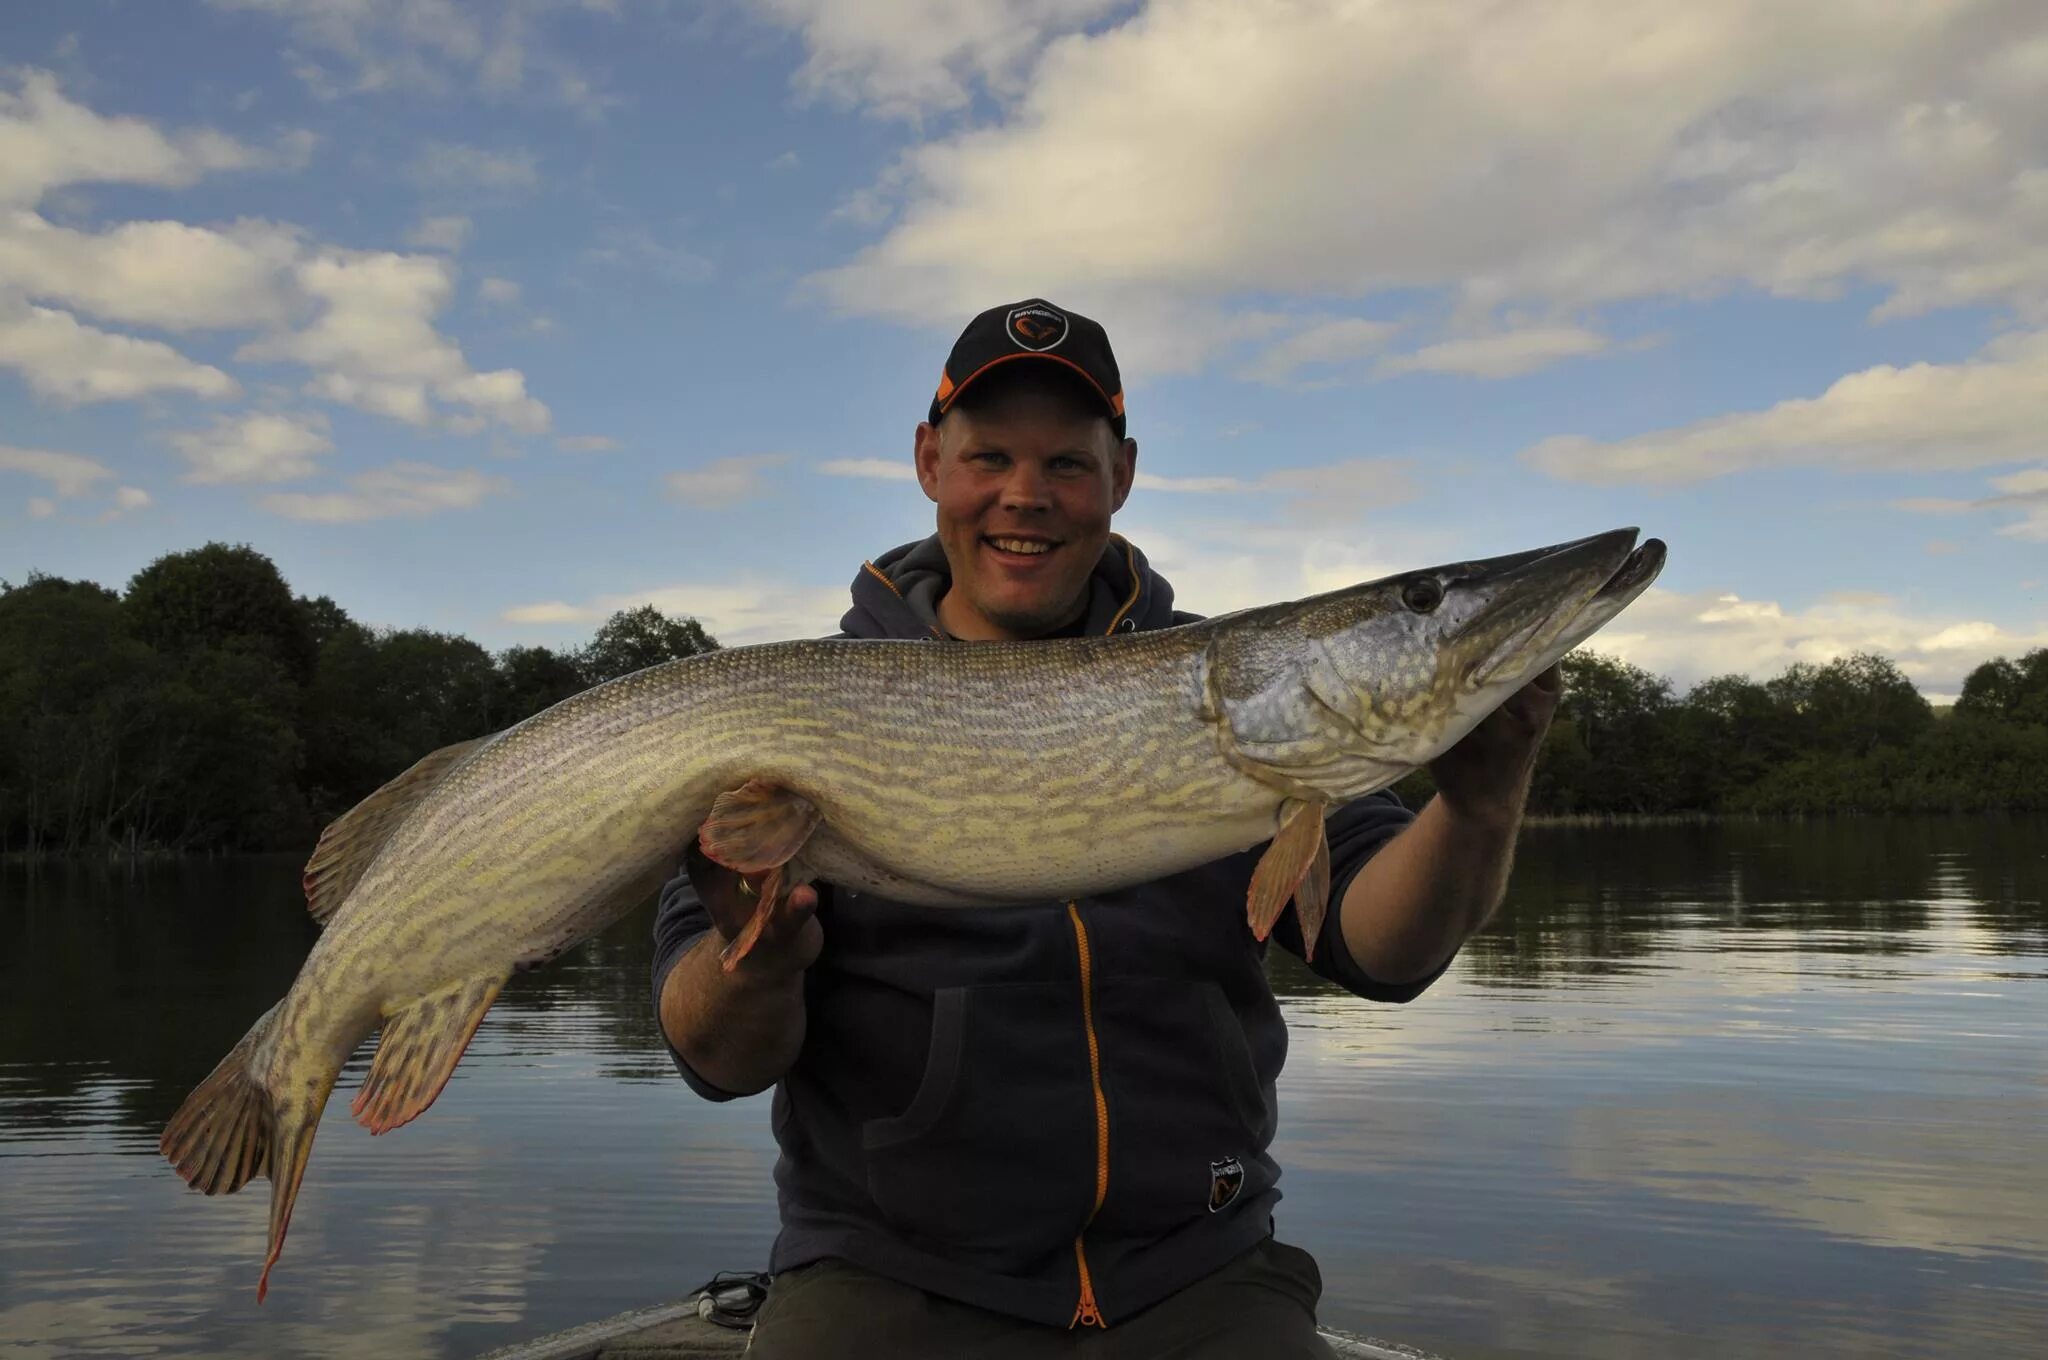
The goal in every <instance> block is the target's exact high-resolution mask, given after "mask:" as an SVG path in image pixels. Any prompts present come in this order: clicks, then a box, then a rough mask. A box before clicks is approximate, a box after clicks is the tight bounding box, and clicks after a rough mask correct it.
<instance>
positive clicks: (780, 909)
mask: <svg viewBox="0 0 2048 1360" xmlns="http://www.w3.org/2000/svg"><path fill="white" fill-rule="evenodd" d="M683 865H684V867H685V868H686V869H687V870H688V871H689V875H690V886H691V887H693V888H695V889H696V890H697V898H698V900H699V901H701V902H702V903H703V904H704V910H705V911H706V912H708V913H709V914H710V916H711V928H712V929H713V930H714V931H716V932H717V933H718V936H719V938H720V941H721V943H722V944H727V945H729V944H731V943H732V942H733V941H734V940H736V939H738V938H739V935H740V931H742V930H743V929H745V928H746V924H747V922H748V921H750V920H752V919H753V917H754V913H755V911H756V910H757V909H758V908H759V907H760V906H761V899H760V898H759V897H758V896H757V895H756V894H757V892H758V889H759V887H760V882H761V880H762V878H763V877H765V875H763V874H738V873H735V872H733V871H732V870H731V869H728V868H725V867H724V866H723V865H720V864H715V863H713V862H712V861H711V859H710V857H709V856H707V855H706V854H705V853H704V851H703V848H702V847H700V846H699V845H698V844H697V840H696V838H695V837H694V836H693V837H691V838H690V848H689V850H688V851H687V852H686V853H685V854H684V856H683ZM817 911H818V890H817V889H816V888H815V887H813V886H811V885H810V884H808V883H807V884H804V885H803V886H801V887H798V888H794V889H791V890H790V891H788V892H786V893H784V894H782V896H781V899H780V900H779V901H777V902H775V903H773V904H772V905H771V906H770V908H769V912H770V914H769V917H768V921H767V924H766V925H764V926H763V927H762V928H761V936H760V938H759V939H758V940H756V941H755V942H754V947H753V948H752V949H751V950H749V951H747V956H746V957H745V958H743V959H741V960H740V962H739V965H738V967H737V968H736V969H735V971H736V972H741V973H751V974H754V975H756V976H759V977H764V978H765V977H775V976H786V975H792V974H796V973H801V972H803V971H804V970H805V969H806V968H809V967H810V966H811V965H812V964H813V963H815V962H817V958H818V951H819V950H821V949H823V948H824V946H825V932H824V931H823V930H822V929H821V928H820V927H819V925H818V916H817Z"/></svg>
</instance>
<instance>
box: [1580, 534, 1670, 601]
mask: <svg viewBox="0 0 2048 1360" xmlns="http://www.w3.org/2000/svg"><path fill="white" fill-rule="evenodd" d="M1662 570H1664V540H1663V539H1661V538H1646V539H1644V540H1643V541H1642V544H1641V546H1639V547H1637V548H1636V549H1635V551H1633V552H1631V553H1630V554H1629V555H1628V556H1627V557H1625V558H1623V559H1622V563H1621V566H1620V567H1618V568H1616V569H1615V572H1614V575H1612V576H1610V577H1608V578H1607V584H1606V585H1604V586H1602V587H1600V589H1598V590H1596V591H1594V592H1593V602H1594V603H1598V602H1600V601H1601V600H1606V599H1614V598H1616V597H1619V596H1626V597H1627V598H1628V599H1629V600H1633V599H1634V598H1635V597H1636V595H1637V594H1639V593H1640V592H1641V591H1642V589H1643V588H1644V587H1646V586H1648V585H1649V584H1650V582H1652V581H1654V580H1656V579H1657V573H1658V572H1660V571H1662ZM1624 603H1626V601H1624Z"/></svg>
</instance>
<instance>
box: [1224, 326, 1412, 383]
mask: <svg viewBox="0 0 2048 1360" xmlns="http://www.w3.org/2000/svg"><path fill="white" fill-rule="evenodd" d="M1399 329H1400V327H1399V326H1398V325H1397V324H1395V323H1393V322H1390V321H1367V320H1365V319H1363V318H1361V317H1339V318H1335V319H1331V320H1326V321H1320V322H1316V323H1315V324H1313V325H1310V326H1308V327H1306V328H1304V329H1302V330H1300V331H1297V332H1295V333H1294V334H1293V335H1290V336H1288V337H1287V338H1286V339H1285V340H1282V341H1280V342H1278V343H1277V344H1274V345H1272V346H1270V347H1269V348H1268V349H1267V350H1266V351H1265V352H1264V353H1263V354H1261V355H1260V356H1259V357H1258V359H1257V360H1255V361H1254V362H1253V363H1251V364H1250V365H1248V366H1247V367H1246V368H1245V369H1244V371H1243V372H1242V373H1241V374H1240V375H1239V376H1240V377H1243V378H1247V379H1249V380H1250V381H1252V382H1260V383H1267V384H1269V385H1272V386H1276V387H1281V386H1295V385H1302V382H1303V380H1302V378H1301V371H1302V370H1303V369H1332V368H1334V369H1337V370H1339V373H1340V374H1341V371H1342V370H1343V369H1344V368H1345V367H1346V366H1354V367H1355V366H1356V365H1357V364H1358V363H1359V361H1361V360H1363V359H1365V358H1366V357H1368V356H1370V355H1373V354H1377V353H1379V351H1380V350H1381V349H1383V348H1385V346H1386V343H1387V340H1388V338H1389V337H1390V336H1392V335H1393V334H1394V332H1395V331H1397V330H1399ZM1322 376H1324V377H1328V376H1330V375H1328V374H1325V375H1322ZM1311 381H1313V380H1311Z"/></svg>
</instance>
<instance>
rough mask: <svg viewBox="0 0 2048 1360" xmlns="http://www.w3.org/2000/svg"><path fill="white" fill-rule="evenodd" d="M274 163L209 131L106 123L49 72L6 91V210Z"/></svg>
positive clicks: (2, 104) (2, 102)
mask: <svg viewBox="0 0 2048 1360" xmlns="http://www.w3.org/2000/svg"><path fill="white" fill-rule="evenodd" d="M271 159H272V157H271V156H270V154H269V153H266V152H262V151H259V150H256V149H255V148H253V147H249V146H246V145H244V144H243V143H241V142H238V141H236V140H235V139H234V138H232V137H228V136H225V135H223V134H221V133H218V132H214V131H212V130H210V129H200V130H195V131H189V132H180V133H176V134H173V135H171V136H165V135H164V134H163V133H161V132H159V131H157V130H156V129H155V128H153V127H151V126H150V125H149V124H148V123H145V122H143V121H142V120H141V119H139V118H105V117H102V116H100V115H99V114H97V113H94V112H93V111H92V110H90V109H88V108H85V107H84V106H82V105H79V104H75V103H73V102H72V101H70V100H69V99H66V98H65V97H64V95H63V93H62V92H61V91H59V90H58V88H57V78H56V77H55V76H53V75H51V74H50V73H49V72H48V71H37V70H30V71H26V72H24V73H22V75H21V76H20V90H19V92H18V93H9V92H8V91H6V90H4V89H0V205H5V204H16V205H21V204H31V203H34V202H36V201H37V200H38V199H40V198H41V197H42V196H43V195H44V194H45V193H47V192H49V191H50V190H52V189H56V188H61V187H63V186H64V185H67V184H90V183H118V184H151V185H157V186H160V187H163V188H172V189H176V188H183V187H184V186H185V185H188V184H191V183H193V182H194V181H196V180H197V179H198V178H199V177H200V176H201V175H204V174H207V173H209V172H212V171H216V170H242V169H248V168H251V167H255V166H259V165H263V164H266V163H269V162H270V160H271Z"/></svg>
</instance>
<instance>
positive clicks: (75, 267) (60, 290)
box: [0, 209, 305, 331]
mask: <svg viewBox="0 0 2048 1360" xmlns="http://www.w3.org/2000/svg"><path fill="white" fill-rule="evenodd" d="M304 248H305V247H304V243H303V241H302V240H301V237H300V233H299V231H298V230H297V229H296V228H294V227H288V226H281V225H279V224H277V223H274V222H258V221H242V222H236V223H233V224H232V225H230V226H228V227H226V228H223V229H218V230H216V229H214V228H210V227H194V226H188V225H186V224H185V223H183V222H168V221H154V222H124V223H121V224H120V225H118V226H115V227H112V228H109V229H108V230H106V231H102V232H86V231H77V230H73V229H72V228H69V227H60V226H56V225H53V224H52V223H50V222H47V221H45V220H44V219H43V218H41V217H39V216H37V215H36V214H35V213H33V212H29V211H27V210H25V209H24V210H19V211H14V212H6V213H0V293H4V292H13V293H15V294H17V295H18V296H24V297H30V298H37V299H41V300H45V301H53V302H60V303H62V304H63V305H65V306H67V307H71V308H75V309H77V310H78V311H81V312H85V313H88V314H89V315H92V316H96V317H99V318H101V319H103V320H107V321H112V322H117V323H121V324H126V325H134V326H153V327H157V328H160V329H163V330H171V331H187V330H209V329H219V328H227V327H247V326H259V325H282V324H284V323H286V322H287V321H289V320H290V319H291V316H292V312H293V308H294V305H295V299H294V297H293V294H292V290H291V288H290V286H289V280H288V277H287V273H286V271H288V270H289V268H290V267H291V265H292V262H293V261H294V260H296V259H297V258H298V257H299V255H300V253H301V252H302V251H303V250H304Z"/></svg>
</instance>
